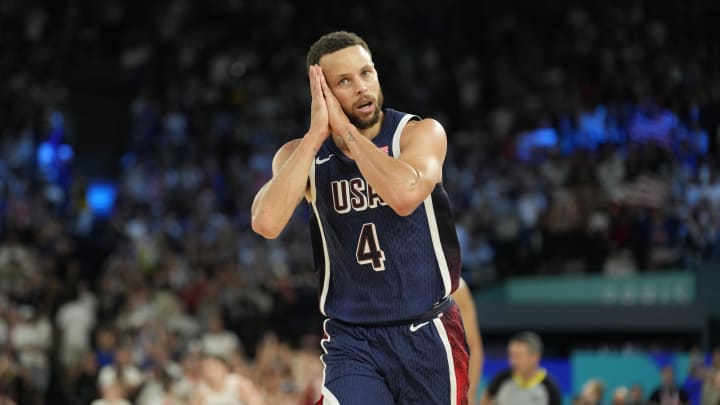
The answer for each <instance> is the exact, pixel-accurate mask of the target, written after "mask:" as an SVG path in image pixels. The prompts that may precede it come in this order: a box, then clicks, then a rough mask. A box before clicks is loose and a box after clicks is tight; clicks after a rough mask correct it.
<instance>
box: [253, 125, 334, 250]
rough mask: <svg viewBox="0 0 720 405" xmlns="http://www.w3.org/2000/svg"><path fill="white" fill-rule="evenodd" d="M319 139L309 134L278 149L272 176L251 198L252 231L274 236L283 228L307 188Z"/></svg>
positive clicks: (269, 236)
mask: <svg viewBox="0 0 720 405" xmlns="http://www.w3.org/2000/svg"><path fill="white" fill-rule="evenodd" d="M318 140H319V137H314V136H312V135H311V134H310V133H308V134H307V135H305V137H303V138H301V139H294V140H292V141H290V142H288V143H286V144H285V145H283V146H282V147H281V148H280V149H279V150H278V151H277V153H276V154H275V157H274V158H273V163H272V166H273V167H272V169H273V177H272V179H270V181H268V182H267V183H266V184H265V185H264V186H263V187H262V188H261V189H260V191H258V193H257V194H256V195H255V199H254V200H253V204H252V229H253V231H255V232H256V233H258V234H260V235H262V236H264V237H266V238H268V239H274V238H276V237H277V236H278V235H279V234H280V232H282V230H283V229H284V228H285V225H287V223H288V221H289V220H290V217H291V216H292V214H293V211H295V208H296V207H297V205H298V203H300V200H301V199H302V197H303V195H305V192H306V191H307V187H308V176H309V174H310V167H311V166H312V164H313V159H315V154H316V153H317V149H318V148H319V144H318ZM321 143H322V142H321V140H320V144H321Z"/></svg>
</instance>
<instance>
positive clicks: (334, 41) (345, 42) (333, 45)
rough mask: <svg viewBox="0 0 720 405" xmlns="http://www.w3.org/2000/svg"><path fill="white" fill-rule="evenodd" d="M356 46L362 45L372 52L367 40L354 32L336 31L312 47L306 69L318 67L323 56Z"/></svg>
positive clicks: (308, 54)
mask: <svg viewBox="0 0 720 405" xmlns="http://www.w3.org/2000/svg"><path fill="white" fill-rule="evenodd" d="M355 45H360V46H362V47H363V48H365V50H366V51H368V53H369V52H370V48H369V47H368V45H367V43H366V42H365V40H364V39H362V38H360V36H359V35H358V34H355V33H354V32H347V31H335V32H331V33H329V34H325V35H323V36H322V37H320V39H318V40H317V41H315V43H314V44H312V45H311V46H310V49H309V50H308V53H307V59H306V66H305V67H306V68H309V67H310V66H312V65H317V64H318V63H320V58H322V57H323V55H327V54H329V53H333V52H335V51H339V50H341V49H345V48H347V47H350V46H355Z"/></svg>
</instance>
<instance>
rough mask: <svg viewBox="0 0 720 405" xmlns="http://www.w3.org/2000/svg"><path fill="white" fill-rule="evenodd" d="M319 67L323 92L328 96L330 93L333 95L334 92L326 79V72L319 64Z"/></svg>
mask: <svg viewBox="0 0 720 405" xmlns="http://www.w3.org/2000/svg"><path fill="white" fill-rule="evenodd" d="M318 69H319V70H320V74H319V77H318V80H319V81H320V86H321V88H322V90H323V94H324V95H325V97H327V96H328V95H330V96H332V95H333V94H332V92H331V91H330V86H328V84H327V80H325V74H324V73H323V71H322V69H320V67H319V66H318Z"/></svg>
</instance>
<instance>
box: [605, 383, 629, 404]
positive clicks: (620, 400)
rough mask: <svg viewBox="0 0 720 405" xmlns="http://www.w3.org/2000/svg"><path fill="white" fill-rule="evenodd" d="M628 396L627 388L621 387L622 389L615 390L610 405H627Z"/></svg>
mask: <svg viewBox="0 0 720 405" xmlns="http://www.w3.org/2000/svg"><path fill="white" fill-rule="evenodd" d="M629 395H630V390H628V388H627V387H625V386H622V387H617V388H615V391H614V392H613V396H612V400H611V402H610V405H628V404H629V402H628V397H629Z"/></svg>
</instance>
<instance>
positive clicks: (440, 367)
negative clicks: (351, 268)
mask: <svg viewBox="0 0 720 405" xmlns="http://www.w3.org/2000/svg"><path fill="white" fill-rule="evenodd" d="M324 329H325V339H323V340H322V342H321V346H322V348H323V350H324V352H325V354H324V355H322V356H321V360H322V361H323V364H324V365H325V370H324V375H323V388H322V398H321V399H320V402H318V403H319V404H323V405H336V404H341V405H356V404H363V405H367V404H371V405H386V404H387V405H392V404H397V405H403V404H423V405H466V404H467V401H468V400H467V390H468V374H467V373H468V348H467V342H466V340H465V330H464V329H463V325H462V319H461V318H460V311H459V309H458V307H457V304H455V303H452V305H451V306H450V307H449V308H448V309H447V310H445V312H444V313H441V314H438V315H437V316H436V317H435V318H433V319H428V320H422V321H416V322H411V323H407V324H399V325H393V326H359V325H350V324H347V323H343V322H340V321H337V320H334V319H327V320H326V321H325V323H324Z"/></svg>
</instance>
